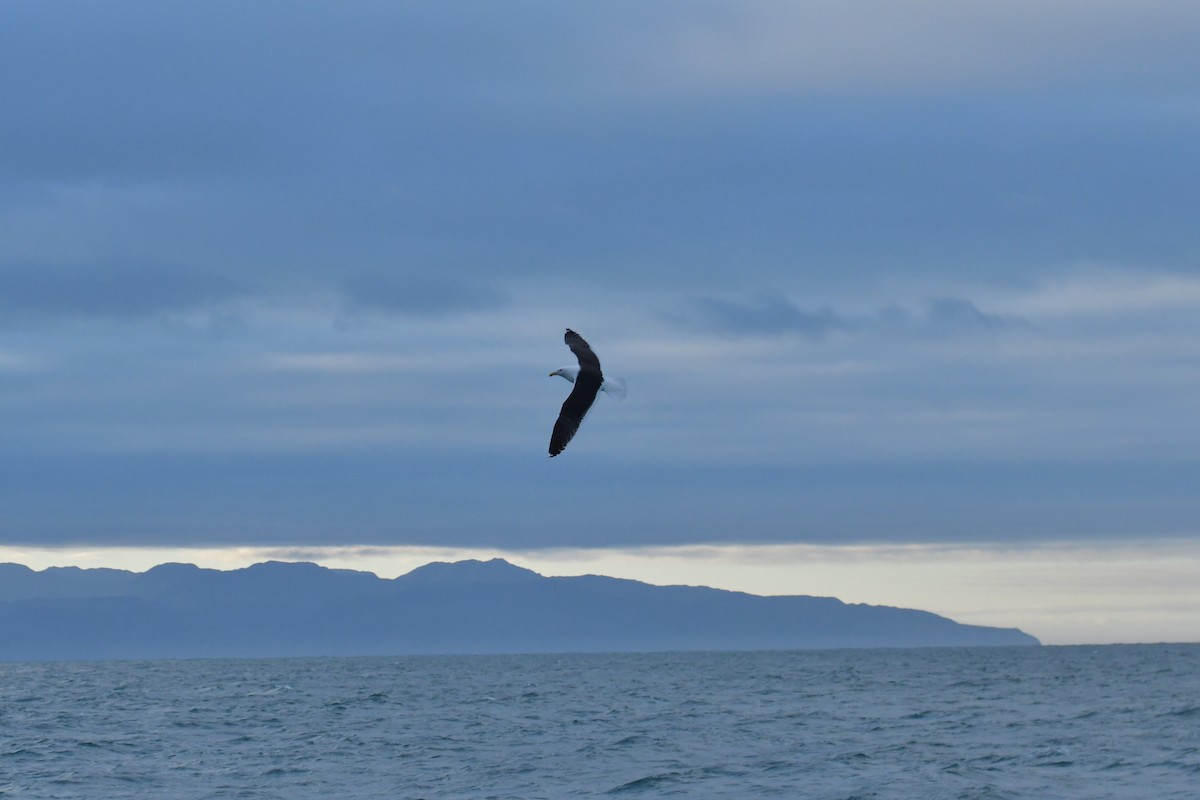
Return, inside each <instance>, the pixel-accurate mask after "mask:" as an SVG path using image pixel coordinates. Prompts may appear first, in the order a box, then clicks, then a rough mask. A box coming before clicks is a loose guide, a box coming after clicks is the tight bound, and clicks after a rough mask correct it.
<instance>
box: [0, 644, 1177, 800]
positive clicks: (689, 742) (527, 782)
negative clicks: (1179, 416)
mask: <svg viewBox="0 0 1200 800" xmlns="http://www.w3.org/2000/svg"><path fill="white" fill-rule="evenodd" d="M669 795H678V796H685V797H700V798H747V797H787V798H921V800H933V799H934V798H1139V799H1141V798H1157V799H1159V800H1161V799H1163V798H1196V797H1200V645H1156V646H1112V647H1041V648H1038V647H1028V648H1012V649H1008V648H997V649H986V648H982V649H928V650H869V651H825V652H766V653H675V654H653V655H562V656H546V655H539V656H453V657H403V658H338V659H276V660H261V661H257V660H223V661H215V660H214V661H204V660H200V661H141V662H90V663H89V662H74V663H38V664H29V663H8V664H0V797H3V798H89V800H90V799H91V798H281V799H283V798H286V799H287V800H295V799H296V798H333V797H337V798H383V797H386V798H522V799H525V800H527V799H529V798H559V797H607V796H614V797H665V796H669Z"/></svg>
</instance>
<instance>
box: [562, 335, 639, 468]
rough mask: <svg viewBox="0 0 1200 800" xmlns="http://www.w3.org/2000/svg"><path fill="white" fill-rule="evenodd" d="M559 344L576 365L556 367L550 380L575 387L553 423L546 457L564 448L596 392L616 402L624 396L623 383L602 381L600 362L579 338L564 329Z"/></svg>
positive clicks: (594, 400)
mask: <svg viewBox="0 0 1200 800" xmlns="http://www.w3.org/2000/svg"><path fill="white" fill-rule="evenodd" d="M563 341H564V342H566V344H567V347H569V348H571V352H572V353H574V354H575V358H576V359H577V360H578V361H579V366H577V367H574V366H572V367H559V368H558V369H556V370H554V371H553V372H551V373H550V377H552V378H553V377H554V376H555V375H557V376H559V377H560V378H565V379H566V380H568V381H570V382H571V383H573V384H575V387H574V388H573V389H571V393H570V394H569V395H567V399H566V400H564V401H563V404H562V410H561V411H559V412H558V420H557V421H556V422H555V423H554V431H553V433H551V434H550V458H554V457H555V456H556V455H558V454H559V453H561V452H562V451H563V450H565V449H566V447H567V443H568V442H570V441H571V438H572V437H573V436H574V435H575V432H576V431H577V430H579V425H580V423H582V422H583V418H584V416H585V415H586V414H587V412H588V409H589V408H591V407H592V403H594V402H596V394H597V393H599V392H600V391H604V392H606V393H607V394H610V395H612V396H613V397H615V398H617V399H618V400H620V399H622V398H623V397H624V396H625V382H624V381H622V380H620V379H619V378H618V379H615V380H606V379H605V378H604V373H603V372H601V370H600V359H599V358H597V357H596V354H595V353H593V352H592V348H591V346H590V345H589V344H588V343H587V341H586V340H584V338H583V337H582V336H580V335H579V334H578V333H576V332H575V331H573V330H571V329H570V328H567V332H566V333H565V334H563Z"/></svg>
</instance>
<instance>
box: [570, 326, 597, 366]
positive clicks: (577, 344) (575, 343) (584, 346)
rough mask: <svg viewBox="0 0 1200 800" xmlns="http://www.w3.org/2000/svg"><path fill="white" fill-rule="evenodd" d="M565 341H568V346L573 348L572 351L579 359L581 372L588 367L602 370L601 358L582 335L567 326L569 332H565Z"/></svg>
mask: <svg viewBox="0 0 1200 800" xmlns="http://www.w3.org/2000/svg"><path fill="white" fill-rule="evenodd" d="M563 341H565V342H566V343H567V347H569V348H571V352H572V353H574V354H575V358H577V359H579V370H580V372H582V371H584V370H587V369H594V370H596V372H600V359H599V358H597V357H596V354H595V353H593V352H592V348H591V347H590V346H589V345H588V343H587V342H586V341H584V339H583V337H582V336H580V335H579V334H578V333H576V332H575V331H573V330H571V329H570V328H567V332H566V333H565V334H563Z"/></svg>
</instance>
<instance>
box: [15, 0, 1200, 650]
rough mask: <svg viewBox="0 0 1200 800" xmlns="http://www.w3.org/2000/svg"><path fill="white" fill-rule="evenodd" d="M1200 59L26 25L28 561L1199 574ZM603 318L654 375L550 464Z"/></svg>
mask: <svg viewBox="0 0 1200 800" xmlns="http://www.w3.org/2000/svg"><path fill="white" fill-rule="evenodd" d="M1198 37H1200V8H1193V7H1191V6H1188V5H1186V4H1177V3H1156V2H1150V3H1146V2H1138V3H1134V2H1103V1H1102V2H1089V3H1075V2H1061V3H1052V4H1047V3H1034V2H1020V1H1017V2H1004V3H990V2H989V3H976V4H961V3H956V2H938V1H937V0H931V1H930V2H912V3H899V4H897V3H885V2H869V1H868V0H857V1H852V2H837V3H833V2H815V3H804V4H795V3H774V2H739V3H694V2H692V3H669V2H668V3H655V4H644V3H620V2H618V3H607V4H595V5H592V6H584V5H580V4H561V3H550V2H528V3H511V4H487V3H459V4H415V3H413V4H405V3H374V2H347V3H338V4H333V3H283V2H279V3H270V2H263V3H255V4H246V3H232V2H231V3H222V2H213V3H203V4H187V5H183V4H160V3H149V2H121V0H114V1H113V2H109V3H104V4H94V3H83V2H77V3H73V2H40V3H25V4H5V5H4V6H3V7H0V101H2V102H3V103H4V105H5V107H6V114H5V124H4V125H3V126H0V415H2V416H0V420H2V422H0V508H2V509H3V511H2V512H0V547H8V548H12V549H11V551H6V552H12V553H14V554H15V555H14V559H17V560H19V558H20V555H21V553H22V552H28V553H32V552H34V550H36V549H37V548H43V549H45V548H51V549H54V548H60V551H59V552H61V553H67V552H82V551H79V548H86V549H87V552H89V553H92V552H97V551H100V550H105V549H108V550H107V551H108V552H110V553H112V554H114V555H113V559H114V563H121V562H120V558H122V557H124V556H120V555H118V554H121V553H128V552H130V551H129V550H127V549H117V548H144V549H149V550H155V552H160V551H161V552H165V551H166V550H168V549H170V548H197V549H205V548H207V549H208V550H210V551H215V550H220V549H222V548H224V549H226V550H227V551H229V552H233V551H234V550H233V549H235V548H307V549H308V552H314V553H319V552H320V551H318V550H313V548H322V547H324V548H347V547H364V548H376V549H378V548H393V552H400V551H401V550H403V548H409V550H408V551H405V552H410V553H411V552H418V551H417V550H415V549H414V548H434V549H436V548H448V549H450V550H453V549H455V548H457V549H459V550H461V551H463V552H467V551H471V549H472V548H474V549H476V550H478V551H480V552H482V551H488V552H493V551H494V552H501V553H505V552H520V553H523V554H526V555H527V556H529V557H530V558H533V556H532V555H529V554H531V553H532V554H536V553H539V552H540V553H543V554H544V553H551V552H558V551H561V550H562V549H564V548H566V549H570V551H571V552H573V553H584V554H586V553H588V552H592V553H601V552H605V553H611V552H616V551H622V552H626V553H633V552H635V551H638V549H639V548H641V551H644V552H649V551H647V550H646V548H664V547H665V548H677V550H676V551H673V552H678V553H683V552H693V551H687V550H686V548H688V547H696V546H713V547H739V548H745V547H784V546H791V547H808V546H812V547H816V548H818V550H804V551H803V553H804V555H803V558H804V559H806V560H807V561H808V562H811V561H812V559H815V558H817V556H816V555H815V553H817V552H828V553H837V552H845V551H844V550H837V548H847V547H851V548H855V547H862V548H870V547H875V548H882V549H881V550H879V552H880V553H883V552H894V550H887V548H896V547H965V548H969V551H970V552H971V553H978V552H984V553H986V552H993V551H994V552H997V553H1000V552H1011V550H1012V548H1025V550H1023V552H1027V553H1034V552H1035V550H1036V548H1038V547H1043V546H1049V545H1053V546H1054V547H1059V548H1061V547H1076V548H1081V550H1080V552H1083V551H1084V549H1086V552H1088V553H1094V552H1096V548H1101V549H1104V548H1109V549H1110V550H1111V552H1112V553H1114V554H1120V555H1114V556H1113V558H1114V559H1116V560H1118V561H1119V560H1121V559H1127V558H1128V553H1129V552H1130V550H1129V549H1128V548H1131V547H1132V548H1135V550H1136V548H1137V547H1139V546H1141V545H1144V546H1145V547H1146V548H1149V549H1154V548H1159V549H1158V550H1156V551H1155V552H1165V551H1163V550H1162V548H1167V550H1169V551H1170V552H1172V553H1174V554H1175V555H1173V556H1172V559H1171V560H1173V561H1175V562H1178V560H1179V558H1184V559H1185V560H1186V559H1187V558H1200V555H1197V553H1196V549H1195V543H1196V539H1197V532H1198V531H1197V524H1198V522H1197V521H1198V520H1200V492H1197V491H1196V490H1195V487H1196V486H1197V485H1200V457H1198V454H1200V424H1198V423H1197V415H1196V398H1197V397H1198V396H1200V314H1198V312H1200V234H1198V233H1197V226H1196V224H1195V217H1196V210H1197V208H1200V150H1198V149H1197V147H1196V142H1197V141H1198V140H1200V138H1198V137H1200V92H1198V90H1197V85H1196V82H1195V79H1194V76H1195V75H1196V74H1198V72H1200V55H1197V53H1196V48H1195V46H1194V42H1195V41H1196V40H1197V38H1198ZM568 326H570V327H572V328H575V329H576V330H578V331H580V332H581V333H582V334H583V335H584V336H585V337H587V338H588V340H589V341H590V342H591V343H592V345H593V346H594V347H595V349H596V351H597V353H598V354H599V355H600V357H601V359H602V361H603V364H604V367H605V369H606V371H607V372H608V373H609V374H613V375H620V376H622V377H624V378H625V379H626V381H627V382H628V386H629V396H628V398H627V399H626V400H625V401H624V402H622V403H617V402H612V401H610V400H609V398H607V397H601V398H600V399H599V400H598V401H597V405H596V407H595V408H594V410H593V412H592V413H591V415H590V416H589V418H588V419H587V421H586V423H585V424H584V426H583V427H582V428H581V430H580V433H579V435H578V436H577V437H576V439H575V441H574V442H572V444H571V447H570V448H569V449H568V450H567V452H566V453H565V454H564V455H563V456H562V457H560V458H556V459H553V460H548V459H547V458H546V457H545V455H546V443H547V440H548V438H549V432H550V428H551V425H552V423H553V420H554V417H555V416H556V414H557V408H558V405H559V404H560V403H561V402H562V399H563V397H565V393H566V391H567V390H568V387H567V385H566V384H565V383H563V382H562V381H561V380H559V379H557V378H555V379H549V378H547V373H548V372H549V371H550V370H551V369H553V368H555V367H558V366H561V365H563V364H567V363H569V362H570V360H571V357H570V354H569V352H568V351H567V349H566V348H565V346H564V345H563V343H562V338H561V334H562V330H563V328H565V327H568ZM1180 547H1182V548H1184V551H1186V553H1187V555H1185V556H1179V555H1178V548H1180ZM22 548H25V550H24V551H22ZM69 548H75V549H76V550H75V551H69ZM678 548H683V549H678ZM819 548H827V549H826V550H824V551H822V550H820V549H819ZM989 548H992V549H993V550H989ZM1172 548H1175V549H1172ZM614 549H615V550H614ZM450 550H447V551H446V552H449V551H450ZM238 552H242V551H238ZM245 552H250V551H245ZM255 552H258V551H255ZM329 552H333V551H329ZM339 552H341V551H339ZM373 552H374V551H373ZM420 552H425V551H424V550H422V551H420ZM430 552H432V551H430ZM438 552H441V551H438ZM455 552H457V551H455ZM656 552H657V551H656ZM738 552H743V551H738ZM788 552H791V553H793V555H794V554H795V553H800V552H801V551H800V550H791V551H788ZM855 552H860V551H855ZM906 552H908V551H906ZM939 552H940V551H939ZM963 552H966V551H963ZM1056 552H1059V551H1056ZM63 557H64V558H65V557H66V556H63ZM794 557H795V558H800V557H801V556H794ZM31 558H32V557H31ZM580 558H584V557H583V556H580ZM597 558H599V556H597ZM664 558H665V557H664ZM1030 559H1031V560H1030V561H1029V562H1028V563H1037V558H1036V557H1034V556H1030ZM26 560H30V559H26ZM33 560H36V559H33ZM584 560H586V559H584ZM710 561H711V559H710ZM580 563H582V562H580ZM596 563H599V562H596ZM640 563H642V565H643V567H642V568H643V569H644V570H645V571H643V572H640V573H638V575H639V576H642V577H645V578H647V579H656V578H662V579H665V578H668V577H670V576H671V575H675V574H676V573H671V572H669V571H666V570H665V567H662V571H660V572H656V571H655V570H656V566H655V564H658V565H659V566H660V567H661V566H662V565H663V564H665V563H666V561H663V560H661V559H660V560H659V561H657V562H656V561H655V560H654V559H652V558H643V559H641V562H640ZM739 563H741V562H737V560H736V559H732V560H730V561H729V562H728V568H729V574H730V575H734V574H735V573H737V574H742V575H744V576H745V577H744V580H742V581H741V582H740V583H737V585H738V586H739V587H740V588H746V589H748V590H754V589H755V588H758V584H756V581H765V578H761V576H760V577H757V578H756V577H755V576H756V574H758V573H754V572H753V571H749V572H741V573H739V572H738V570H739V569H741V567H739V566H738V564H739ZM839 563H841V562H839ZM1023 563H1024V562H1023ZM1189 563H1190V562H1189ZM1197 563H1198V564H1200V562H1197ZM1014 569H1017V568H1016V567H1014ZM1021 569H1024V567H1021ZM1106 574H1107V573H1106ZM731 580H732V578H731ZM1104 580H1105V581H1111V576H1109V577H1105V578H1104ZM735 583H736V582H735ZM764 585H765V584H764ZM1145 585H1146V587H1147V588H1146V591H1151V590H1152V588H1153V585H1154V580H1153V579H1147V580H1146V583H1145ZM792 589H793V590H794V591H796V592H804V590H805V586H804V585H799V584H798V585H795V586H794V587H792ZM849 591H850V590H849V588H848V589H847V592H849ZM830 593H837V592H836V591H831V592H830ZM869 599H872V600H874V601H877V602H887V601H888V597H887V595H886V592H884V593H883V594H881V595H870V597H869ZM1162 600H1163V603H1167V604H1169V603H1170V602H1171V598H1169V597H1164V598H1163V599H1162ZM1176 600H1178V598H1176ZM917 601H919V598H917V599H915V600H914V602H917ZM1188 602H1200V600H1197V599H1195V598H1193V600H1189V601H1188ZM1176 605H1177V603H1176ZM957 608H958V607H957V606H954V604H953V603H949V602H948V605H947V606H945V607H943V608H941V609H939V610H944V611H946V612H947V613H952V612H954V611H956V609H957ZM1189 608H1190V609H1192V610H1195V611H1197V612H1198V613H1200V606H1190V607H1189ZM1018 621H1019V620H1018ZM1011 624H1017V623H1016V622H1013V623H1011ZM1187 625H1190V627H1187ZM1096 630H1100V629H1099V628H1096ZM1168 630H1169V631H1170V632H1169V633H1167V634H1164V635H1168V636H1172V637H1175V638H1192V639H1195V638H1200V629H1197V628H1196V627H1195V623H1185V626H1184V627H1176V628H1169V629H1168ZM1032 632H1033V633H1035V634H1036V633H1037V631H1036V630H1034V631H1032ZM1105 635H1107V636H1110V637H1118V636H1125V637H1128V636H1130V635H1135V634H1132V633H1117V632H1112V633H1109V634H1104V633H1098V634H1097V636H1100V637H1103V636H1105Z"/></svg>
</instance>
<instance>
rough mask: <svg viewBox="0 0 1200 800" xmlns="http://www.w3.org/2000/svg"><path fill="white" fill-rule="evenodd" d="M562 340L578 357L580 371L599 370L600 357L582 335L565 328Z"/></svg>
mask: <svg viewBox="0 0 1200 800" xmlns="http://www.w3.org/2000/svg"><path fill="white" fill-rule="evenodd" d="M563 341H565V342H566V343H567V347H569V348H571V352H572V353H574V354H575V358H577V359H579V371H580V372H584V371H586V370H591V369H594V370H596V372H600V359H599V358H597V357H596V354H595V353H593V352H592V348H591V347H590V346H589V345H588V343H587V342H585V341H584V340H583V337H582V336H580V335H579V334H578V333H576V332H575V331H573V330H571V329H570V328H567V332H566V333H565V334H563ZM584 411H587V409H586V408H585V409H584ZM581 419H582V417H581Z"/></svg>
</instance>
